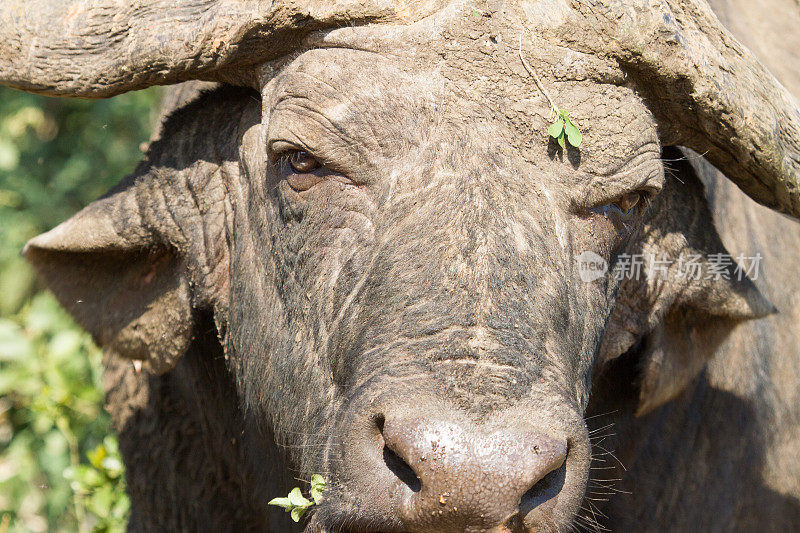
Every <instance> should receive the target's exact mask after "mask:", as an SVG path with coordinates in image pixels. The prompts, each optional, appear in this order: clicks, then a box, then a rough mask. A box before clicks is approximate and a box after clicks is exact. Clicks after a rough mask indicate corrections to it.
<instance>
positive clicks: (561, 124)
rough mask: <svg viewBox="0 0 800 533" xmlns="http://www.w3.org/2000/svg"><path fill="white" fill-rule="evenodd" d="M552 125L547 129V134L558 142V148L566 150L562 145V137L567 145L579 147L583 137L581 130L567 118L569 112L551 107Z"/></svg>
mask: <svg viewBox="0 0 800 533" xmlns="http://www.w3.org/2000/svg"><path fill="white" fill-rule="evenodd" d="M552 120H553V123H552V124H550V127H549V128H547V133H549V134H550V137H552V138H553V139H555V140H556V141H558V144H559V146H561V148H566V145H565V144H564V137H566V139H567V141H569V144H571V145H572V146H574V147H575V148H578V147H579V146H580V145H581V141H583V135H581V130H579V129H578V127H577V126H576V125H575V124H574V123H573V122H572V120H571V119H570V118H569V111H567V110H566V109H559V108H557V107H555V106H553V118H552Z"/></svg>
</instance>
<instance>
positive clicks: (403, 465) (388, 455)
mask: <svg viewBox="0 0 800 533" xmlns="http://www.w3.org/2000/svg"><path fill="white" fill-rule="evenodd" d="M373 420H374V421H375V425H376V426H377V428H378V431H379V432H380V434H381V436H382V437H384V438H383V462H384V463H385V464H386V467H387V468H388V469H389V470H390V471H391V472H392V473H393V474H394V475H395V476H396V477H397V478H398V479H399V480H400V481H402V482H403V483H405V484H406V486H407V487H408V488H409V489H411V490H412V491H413V492H419V491H420V490H421V489H422V482H421V481H420V479H419V477H418V476H417V474H416V472H414V469H413V468H411V465H409V464H408V463H407V462H406V461H405V460H404V459H403V458H402V457H400V455H399V454H398V453H397V452H395V451H394V450H393V449H391V448H390V447H389V445H388V444H387V443H386V438H385V436H384V433H383V428H384V425H385V424H386V418H385V417H384V416H383V415H382V414H381V415H377V416H375V418H374V419H373Z"/></svg>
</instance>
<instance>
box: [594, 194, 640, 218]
mask: <svg viewBox="0 0 800 533" xmlns="http://www.w3.org/2000/svg"><path fill="white" fill-rule="evenodd" d="M644 196H645V193H643V192H639V191H636V192H629V193H627V194H624V195H622V196H620V197H619V198H617V199H616V200H614V201H613V202H611V203H610V204H604V205H601V206H598V207H595V208H593V209H591V211H592V213H597V214H598V215H603V216H606V217H608V216H616V217H619V216H620V215H621V216H623V217H627V216H630V215H632V214H633V213H634V212H635V210H634V208H635V207H636V206H638V205H640V203H641V202H642V199H643V198H644Z"/></svg>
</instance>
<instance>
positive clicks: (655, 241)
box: [598, 148, 775, 415]
mask: <svg viewBox="0 0 800 533" xmlns="http://www.w3.org/2000/svg"><path fill="white" fill-rule="evenodd" d="M664 157H665V159H668V160H674V163H673V164H672V165H671V168H670V171H669V172H668V177H667V179H666V183H665V187H664V190H663V191H662V192H661V193H660V194H659V195H658V196H657V197H656V199H655V200H654V205H653V206H652V209H651V210H650V213H651V215H650V218H649V220H648V221H647V223H646V225H645V228H644V232H643V236H642V239H641V241H639V243H638V246H637V247H636V249H635V250H633V251H632V252H630V253H631V254H641V255H642V256H643V257H645V258H650V257H654V258H657V259H665V260H666V262H667V263H668V264H669V265H670V266H669V267H668V269H667V271H666V273H665V272H664V271H663V270H658V271H656V270H655V269H654V270H651V268H650V264H649V261H648V260H646V261H644V265H643V269H642V276H641V277H639V279H625V280H623V282H622V284H621V286H620V289H619V293H618V299H617V305H616V307H615V309H614V312H613V313H612V316H611V318H610V320H609V323H608V327H607V331H606V335H605V337H604V340H603V344H602V346H601V350H600V355H599V358H598V361H599V362H600V363H601V364H603V363H605V362H607V361H609V360H611V359H613V358H615V357H617V356H619V355H622V353H624V352H625V351H627V350H628V349H630V348H631V347H633V346H634V345H636V344H637V343H640V342H642V343H643V344H642V345H641V349H640V364H641V368H640V376H641V381H640V383H639V385H640V388H639V390H640V398H639V405H638V408H637V415H643V414H646V413H648V412H650V411H651V410H653V409H655V408H656V407H658V406H660V405H663V404H664V403H666V402H668V401H670V400H671V399H673V398H674V397H675V396H676V395H678V394H679V393H680V392H681V391H682V390H683V389H684V388H685V387H686V385H687V384H688V383H689V382H690V381H691V380H692V379H694V377H695V376H697V374H698V373H699V372H700V371H702V369H703V368H704V367H705V364H706V362H707V361H708V360H709V359H710V358H711V357H712V356H713V354H714V352H715V349H716V347H717V345H718V344H719V343H720V342H721V341H722V340H723V339H724V338H725V336H726V335H727V333H728V332H729V331H730V330H731V328H733V327H734V326H735V325H736V324H737V323H739V322H741V321H743V320H752V319H757V318H761V317H764V316H767V315H769V314H771V313H774V312H775V309H774V307H773V306H772V304H771V303H770V302H769V301H768V300H767V299H766V298H765V297H764V296H763V295H762V294H761V292H760V291H759V290H758V288H757V287H756V286H755V284H754V283H753V281H752V280H751V279H750V278H749V277H747V276H746V275H745V274H744V273H743V272H741V271H739V270H737V265H736V263H735V258H731V260H732V262H731V264H729V265H727V266H726V267H725V269H724V273H723V275H715V274H714V270H713V269H712V267H713V266H714V265H712V264H711V263H712V258H714V257H720V256H719V255H716V254H722V256H723V257H730V254H729V253H728V251H727V250H726V248H725V246H724V245H723V244H722V241H721V239H720V237H719V234H718V233H717V231H716V228H715V227H714V225H713V217H712V214H711V211H710V209H709V207H708V203H707V201H706V198H705V194H704V189H703V185H702V183H701V182H700V180H699V179H698V177H697V175H696V174H695V171H694V169H693V167H692V166H691V165H690V164H689V163H688V162H687V161H685V160H684V159H683V154H682V153H681V152H680V151H678V150H677V149H669V148H668V149H665V151H664ZM690 259H691V260H693V261H695V262H697V263H699V267H698V270H697V272H699V275H697V276H687V275H685V272H686V270H685V269H686V264H687V261H689V260H690ZM718 264H721V263H718ZM680 269H684V274H681V273H680Z"/></svg>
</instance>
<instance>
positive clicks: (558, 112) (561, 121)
mask: <svg viewBox="0 0 800 533" xmlns="http://www.w3.org/2000/svg"><path fill="white" fill-rule="evenodd" d="M519 58H520V60H521V61H522V66H523V67H525V70H526V71H527V72H528V74H530V75H531V77H532V78H533V81H535V82H536V86H537V87H538V88H539V90H540V91H542V94H544V96H545V98H547V101H548V102H549V103H550V113H551V114H550V120H552V121H553V123H552V124H550V127H549V128H547V133H549V134H550V136H551V137H552V138H554V139H555V140H556V141H557V142H558V144H559V146H561V148H562V149H565V148H566V147H567V145H566V142H565V139H566V141H567V142H569V144H571V145H572V146H574V147H575V148H578V147H579V146H580V145H581V142H582V141H583V135H581V130H579V129H578V126H576V125H575V123H574V122H572V119H571V118H570V116H569V112H568V111H567V110H566V109H561V108H560V107H558V106H557V105H556V103H555V102H554V101H553V99H552V98H551V97H550V93H548V92H547V90H546V89H545V88H544V85H542V81H541V80H540V79H539V76H537V75H536V72H535V71H534V70H533V69H532V68H531V66H530V65H529V64H528V62H527V61H526V60H525V56H524V55H523V54H522V34H520V36H519Z"/></svg>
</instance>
